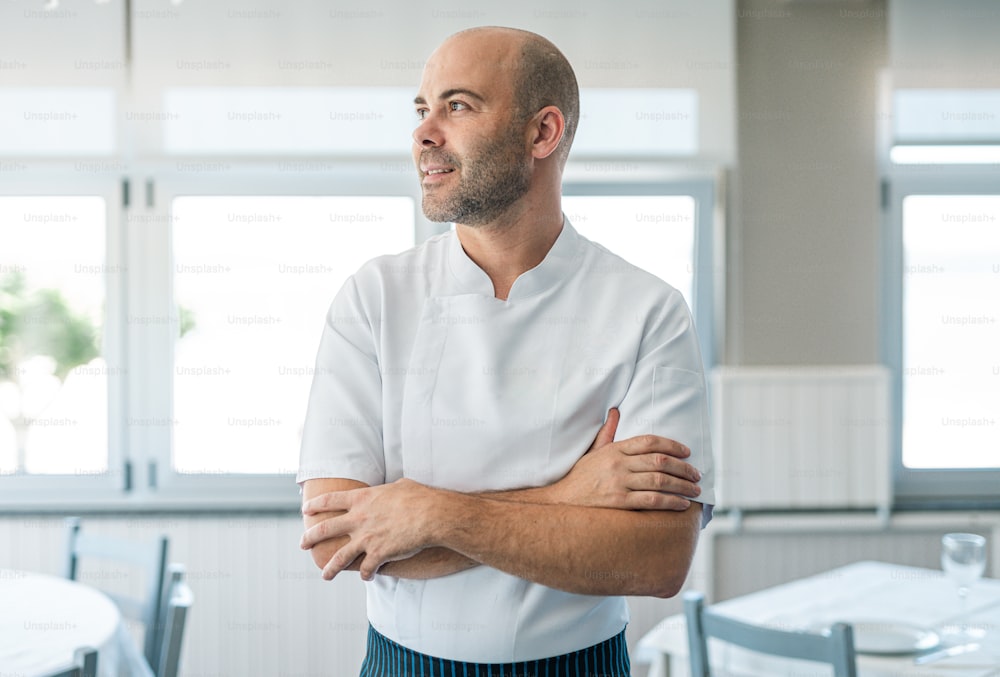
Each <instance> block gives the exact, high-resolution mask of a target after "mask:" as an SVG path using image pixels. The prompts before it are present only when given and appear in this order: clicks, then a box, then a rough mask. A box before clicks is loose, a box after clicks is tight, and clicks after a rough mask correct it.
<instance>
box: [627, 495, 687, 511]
mask: <svg viewBox="0 0 1000 677" xmlns="http://www.w3.org/2000/svg"><path fill="white" fill-rule="evenodd" d="M690 505H691V501H689V500H688V499H686V498H684V497H682V496H674V495H672V494H664V493H660V492H658V491H630V492H629V493H628V496H626V497H625V508H627V509H629V510H674V511H678V512H683V511H684V510H687V509H688V507H689V506H690Z"/></svg>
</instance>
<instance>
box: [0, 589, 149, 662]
mask: <svg viewBox="0 0 1000 677" xmlns="http://www.w3.org/2000/svg"><path fill="white" fill-rule="evenodd" d="M80 647H90V648H92V649H95V650H97V674H98V675H99V676H100V677H125V676H129V677H133V676H134V677H152V674H153V673H152V670H151V669H150V668H149V665H148V663H146V661H145V659H144V658H143V656H142V654H141V652H140V651H139V649H138V646H137V645H136V643H135V641H134V640H133V638H132V635H131V634H130V632H129V628H128V623H127V622H126V621H125V619H124V618H123V617H122V614H121V612H120V611H119V609H118V606H117V605H116V604H115V603H114V601H112V599H111V598H110V597H108V596H107V595H105V594H104V593H103V592H101V591H100V590H98V589H97V588H94V587H93V586H90V585H87V584H86V583H81V582H78V581H71V580H68V579H66V578H61V577H59V576H52V575H48V574H43V573H35V572H30V571H19V570H16V569H0V675H17V677H43V676H46V675H51V674H54V673H57V672H59V671H61V670H65V669H68V668H69V667H71V666H72V664H73V653H74V651H75V650H76V649H77V648H80Z"/></svg>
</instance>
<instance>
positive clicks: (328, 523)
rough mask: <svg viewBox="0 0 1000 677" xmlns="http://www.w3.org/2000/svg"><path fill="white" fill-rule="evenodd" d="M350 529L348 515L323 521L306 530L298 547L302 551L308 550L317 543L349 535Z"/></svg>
mask: <svg viewBox="0 0 1000 677" xmlns="http://www.w3.org/2000/svg"><path fill="white" fill-rule="evenodd" d="M350 529H351V522H350V518H349V516H348V514H344V515H340V516H338V517H331V518H330V519H325V520H323V521H322V522H320V523H319V524H314V525H312V526H311V527H309V528H308V529H306V531H305V533H304V534H302V539H301V540H300V541H299V547H300V548H302V549H303V550H309V549H310V548H312V547H313V546H314V545H316V544H317V543H320V542H322V541H328V540H330V539H331V538H337V537H338V536H345V535H347V534H349V533H350Z"/></svg>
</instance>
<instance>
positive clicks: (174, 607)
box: [153, 564, 194, 677]
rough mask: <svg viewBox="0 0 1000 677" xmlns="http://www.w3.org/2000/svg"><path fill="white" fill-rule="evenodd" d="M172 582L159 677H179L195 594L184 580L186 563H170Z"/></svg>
mask: <svg viewBox="0 0 1000 677" xmlns="http://www.w3.org/2000/svg"><path fill="white" fill-rule="evenodd" d="M169 578H170V582H169V587H168V594H167V598H166V601H165V604H164V613H163V618H162V627H163V637H162V641H161V644H160V650H159V654H158V658H157V663H154V664H153V665H155V666H156V671H155V672H156V676H157V677H177V670H178V667H179V666H180V662H181V642H182V640H183V639H184V626H185V624H186V623H187V614H188V610H190V608H191V605H192V604H193V603H194V594H193V593H192V592H191V588H189V587H188V584H187V583H186V582H185V581H184V565H183V564H171V565H170V577H169Z"/></svg>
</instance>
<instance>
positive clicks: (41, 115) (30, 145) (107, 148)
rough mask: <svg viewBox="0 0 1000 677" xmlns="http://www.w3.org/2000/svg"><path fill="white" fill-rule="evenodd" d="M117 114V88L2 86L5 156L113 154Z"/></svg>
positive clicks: (1, 149)
mask: <svg viewBox="0 0 1000 677" xmlns="http://www.w3.org/2000/svg"><path fill="white" fill-rule="evenodd" d="M0 71H2V68H0ZM116 118H117V112H116V108H115V92H114V90H112V89H107V88H100V87H73V88H59V87H9V88H0V155H28V156H32V155H35V156H80V155H108V154H110V153H113V152H114V150H115V119H116Z"/></svg>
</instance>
